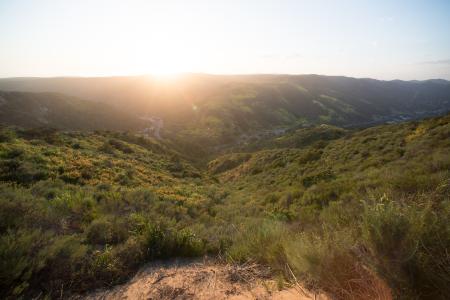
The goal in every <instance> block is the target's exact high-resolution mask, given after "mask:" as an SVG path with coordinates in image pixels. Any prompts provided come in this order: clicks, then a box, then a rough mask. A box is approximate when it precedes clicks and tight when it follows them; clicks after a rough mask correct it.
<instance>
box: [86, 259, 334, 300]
mask: <svg viewBox="0 0 450 300" xmlns="http://www.w3.org/2000/svg"><path fill="white" fill-rule="evenodd" d="M267 275H268V274H267V273H265V271H264V270H262V269H261V268H258V266H256V265H251V264H248V265H244V266H230V265H224V264H217V263H214V262H203V261H172V262H166V263H154V264H152V265H149V266H147V267H145V268H143V269H142V270H141V271H140V272H139V273H138V274H137V275H136V276H135V277H134V278H133V279H131V280H130V281H129V282H128V283H126V284H124V285H121V286H118V287H116V288H114V289H112V290H106V291H98V292H95V293H93V294H90V295H88V296H86V297H85V298H84V299H86V300H87V299H89V300H94V299H95V300H99V299H102V300H103V299H105V300H110V299H111V300H112V299H114V300H115V299H146V300H150V299H154V300H156V299H214V300H216V299H217V300H220V299H235V300H238V299H277V300H291V299H297V300H307V299H308V300H309V299H316V300H326V299H327V298H326V297H325V296H324V295H316V296H314V294H312V293H309V292H306V291H302V289H301V288H299V287H290V288H286V289H283V290H281V291H279V290H278V289H277V284H276V282H275V281H274V280H271V279H270V278H269V277H268V276H267Z"/></svg>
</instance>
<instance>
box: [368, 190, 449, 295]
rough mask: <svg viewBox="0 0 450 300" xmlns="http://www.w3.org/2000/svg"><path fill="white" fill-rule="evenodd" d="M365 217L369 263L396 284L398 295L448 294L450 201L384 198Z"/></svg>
mask: <svg viewBox="0 0 450 300" xmlns="http://www.w3.org/2000/svg"><path fill="white" fill-rule="evenodd" d="M408 202H410V201H408ZM363 218H364V222H363V225H362V233H363V238H364V241H365V243H366V246H367V248H368V249H369V251H370V254H371V256H370V264H371V265H372V266H373V267H374V268H375V270H376V271H377V272H378V273H379V274H380V275H381V276H382V277H383V278H385V279H386V280H387V281H388V282H389V284H390V285H391V286H392V287H394V289H395V291H396V293H397V296H398V297H399V298H405V299H411V298H420V299H448V298H447V297H448V295H450V286H449V285H448V283H449V282H450V273H449V270H450V256H449V254H448V249H450V224H449V222H448V220H450V205H449V204H448V202H447V203H446V202H444V203H442V204H433V203H432V202H430V200H428V201H423V202H419V203H414V202H412V203H402V201H397V202H393V201H391V200H389V199H383V200H382V201H380V202H378V203H375V204H373V205H366V208H365V212H364V216H363Z"/></svg>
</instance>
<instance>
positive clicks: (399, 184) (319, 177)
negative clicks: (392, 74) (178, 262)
mask: <svg viewBox="0 0 450 300" xmlns="http://www.w3.org/2000/svg"><path fill="white" fill-rule="evenodd" d="M167 145H169V144H166V145H164V144H162V143H161V142H160V141H156V140H153V139H146V138H142V137H136V136H134V135H132V134H126V133H108V132H91V133H87V132H82V133H77V132H70V133H64V132H58V131H54V130H48V129H45V130H44V129H39V130H38V129H31V130H30V129H28V130H23V129H12V128H2V130H1V134H0V170H1V172H0V176H1V177H0V180H1V183H0V239H1V242H0V258H1V259H0V264H1V266H0V291H1V296H2V297H10V298H17V297H19V296H20V295H21V296H23V297H31V296H33V295H34V296H36V295H39V294H41V293H42V294H44V295H49V296H51V297H60V296H61V294H64V295H69V294H70V293H80V292H85V291H87V290H89V289H93V288H96V287H102V286H103V287H105V286H110V285H112V284H117V283H119V282H121V281H123V280H125V279H126V278H128V277H129V276H130V275H131V274H133V272H135V271H136V270H137V268H138V267H139V266H141V265H142V264H143V263H145V262H148V261H151V260H154V259H158V258H168V257H177V256H178V257H179V256H197V255H202V254H204V253H213V254H217V253H220V254H221V256H222V257H224V258H226V259H227V260H229V261H230V262H243V261H248V260H252V261H257V262H259V263H261V264H263V265H266V266H270V267H271V270H272V272H273V274H279V275H280V276H284V278H286V279H288V280H290V279H292V278H293V275H294V276H295V277H296V278H297V279H298V280H302V281H303V282H305V283H306V284H307V285H308V286H309V287H310V288H313V289H314V288H316V289H322V290H324V291H325V292H327V293H328V294H330V295H331V296H332V297H334V298H336V299H380V297H381V298H382V297H384V298H386V297H389V295H394V296H395V297H397V298H404V299H414V298H417V299H446V298H448V296H449V295H450V290H449V289H448V281H449V278H450V277H449V275H448V269H449V267H450V257H449V256H448V249H449V248H450V224H449V222H448V220H449V218H450V185H449V180H450V155H449V153H450V115H447V116H444V117H440V118H435V119H428V120H424V121H420V122H410V123H403V124H395V125H384V126H378V127H373V128H368V129H364V130H344V129H339V128H336V127H332V126H319V127H312V128H301V129H298V130H292V131H290V132H287V133H286V134H285V135H283V136H281V137H278V138H275V139H273V140H270V141H266V142H264V143H256V144H255V145H254V148H253V149H260V150H258V151H255V152H246V153H245V152H242V153H232V154H229V155H225V156H221V157H218V158H216V159H215V160H213V161H211V162H210V163H209V165H208V169H207V170H203V169H198V168H196V167H194V166H192V165H191V164H190V163H189V162H188V161H186V160H184V159H183V158H181V156H180V155H179V154H178V153H177V152H176V151H174V150H173V149H171V148H170V147H169V146H167ZM183 155H185V156H192V153H183ZM384 298H382V299H384Z"/></svg>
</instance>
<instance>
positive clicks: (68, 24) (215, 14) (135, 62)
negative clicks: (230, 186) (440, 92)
mask: <svg viewBox="0 0 450 300" xmlns="http://www.w3.org/2000/svg"><path fill="white" fill-rule="evenodd" d="M179 72H196V73H197V72H200V73H213V74H255V73H271V74H274V73H275V74H276V73H283V74H324V75H345V76H352V77H370V78H376V79H383V80H392V79H403V80H412V79H417V80H423V79H430V78H444V79H450V1H449V0H408V1H404V0H397V1H396V0H377V1H375V0H373V1H368V0H335V1H332V0H328V1H327V0H314V1H313V0H311V1H306V0H224V1H215V0H209V1H208V0H184V1H182V0H178V1H177V0H160V1H157V0H154V1H152V0H147V1H143V0H142V1H138V0H123V1H113V0H105V1H101V0H76V1H75V0H74V1H71V0H70V1H69V0H53V1H52V0H39V1H35V0H0V77H22V76H45V77H49V76H110V75H139V74H171V73H179Z"/></svg>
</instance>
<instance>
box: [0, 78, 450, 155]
mask: <svg viewBox="0 0 450 300" xmlns="http://www.w3.org/2000/svg"><path fill="white" fill-rule="evenodd" d="M0 89H1V90H10V91H11V90H15V91H27V92H58V93H63V94H67V95H70V96H75V97H79V98H82V99H86V100H90V101H94V102H101V103H107V104H109V105H111V106H114V107H116V108H119V109H120V110H121V111H125V112H128V113H133V114H134V115H135V116H138V117H143V116H152V117H158V118H161V119H162V120H163V121H164V128H163V131H162V134H163V136H165V137H170V138H172V139H173V140H176V141H178V143H181V144H186V143H191V146H192V145H196V144H199V143H200V144H202V145H203V147H204V146H209V147H210V149H209V150H211V149H215V148H214V147H222V146H223V145H224V144H230V143H236V142H239V141H242V140H245V141H246V140H248V139H251V138H254V137H255V136H259V135H260V134H261V132H265V133H266V134H271V135H274V134H277V133H278V132H279V131H280V130H281V129H286V128H291V127H295V126H305V125H306V126H309V125H315V124H322V123H324V124H331V125H337V126H346V127H348V126H353V127H354V126H369V125H374V124H380V123H385V122H398V121H402V120H403V121H404V120H407V119H414V118H423V117H426V116H432V115H438V114H442V113H445V112H446V111H448V110H450V83H449V82H448V81H445V80H427V81H399V80H394V81H379V80H373V79H355V78H348V77H338V76H319V75H229V76H226V75H207V74H184V75H180V76H178V77H174V78H172V79H160V78H157V77H152V76H135V77H104V78H102V77H99V78H10V79H1V80H0ZM185 146H186V147H187V145H185ZM188 148H189V147H188Z"/></svg>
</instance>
